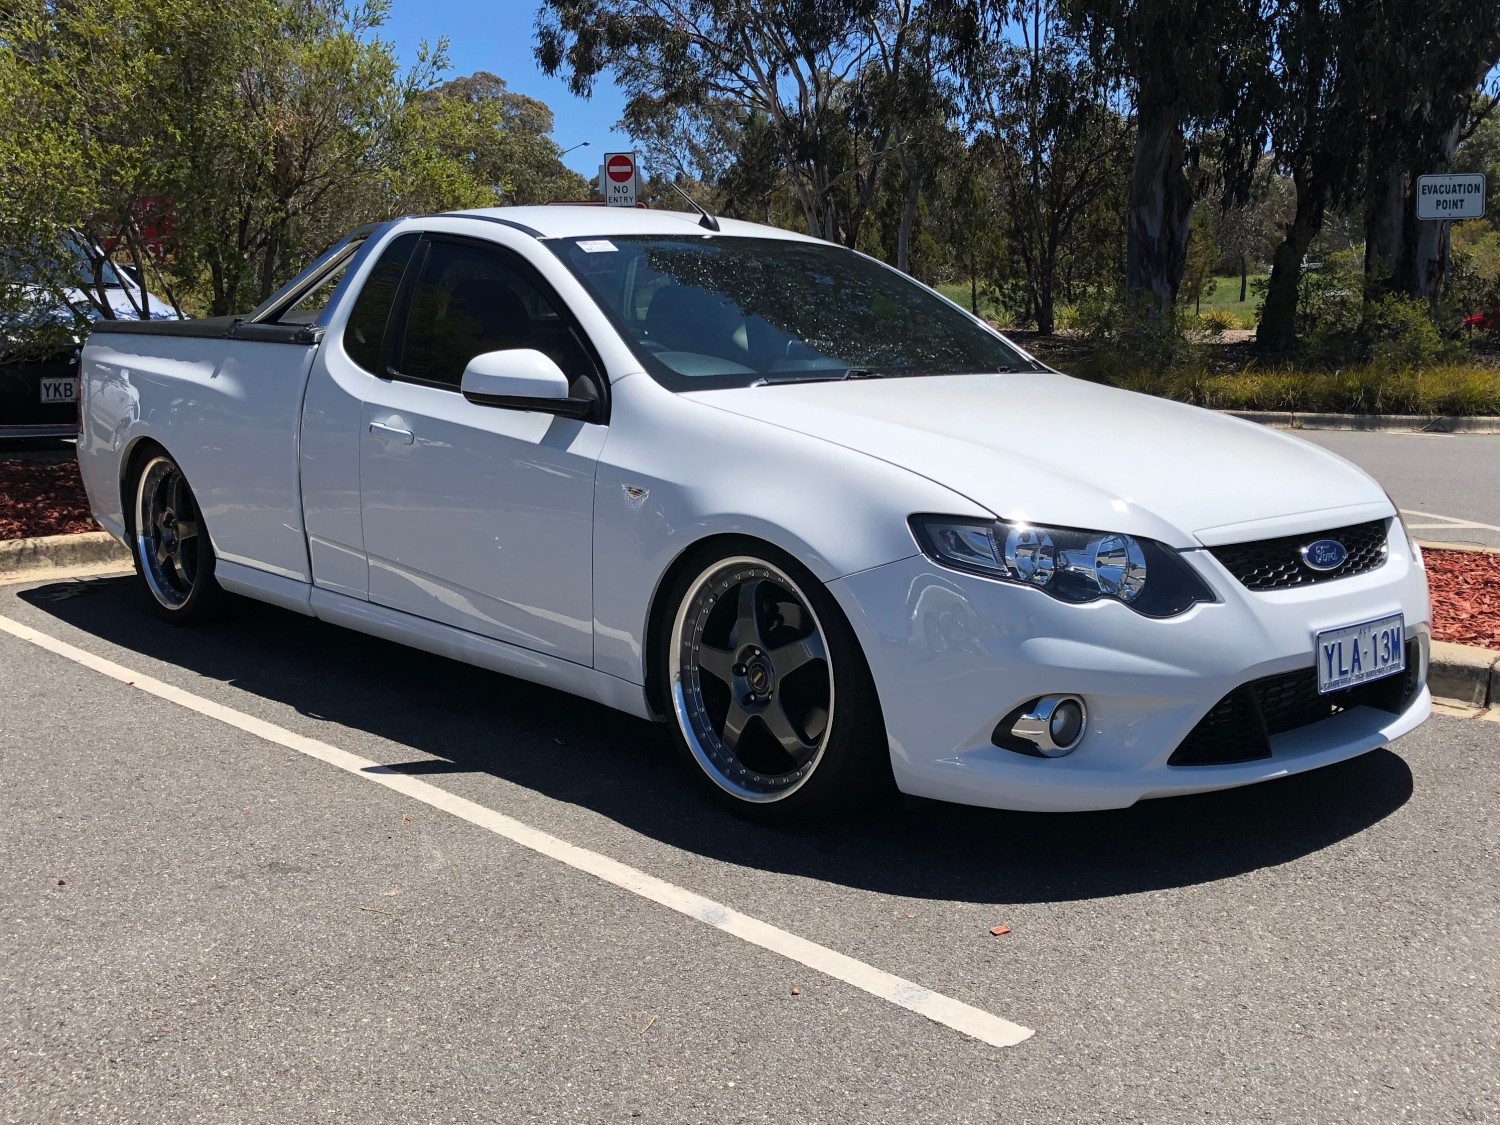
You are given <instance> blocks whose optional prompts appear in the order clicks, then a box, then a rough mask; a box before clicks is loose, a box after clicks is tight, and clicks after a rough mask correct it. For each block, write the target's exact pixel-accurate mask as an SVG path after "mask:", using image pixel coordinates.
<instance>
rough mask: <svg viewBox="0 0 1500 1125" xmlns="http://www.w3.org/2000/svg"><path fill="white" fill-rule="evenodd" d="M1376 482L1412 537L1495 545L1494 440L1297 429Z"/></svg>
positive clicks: (1499, 507) (1497, 448) (1497, 463)
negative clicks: (1410, 530) (1352, 464)
mask: <svg viewBox="0 0 1500 1125" xmlns="http://www.w3.org/2000/svg"><path fill="white" fill-rule="evenodd" d="M1297 436H1298V437H1301V438H1305V439H1307V440H1308V441H1311V442H1314V443H1316V444H1318V445H1321V446H1323V447H1324V448H1325V449H1331V450H1333V452H1335V453H1337V454H1339V455H1340V456H1341V457H1347V458H1348V459H1349V460H1351V461H1353V462H1354V463H1355V464H1356V465H1358V466H1359V467H1360V468H1362V469H1364V470H1365V472H1367V473H1369V474H1370V475H1371V476H1373V477H1374V478H1375V479H1376V480H1378V481H1379V482H1380V483H1381V484H1383V485H1384V486H1385V488H1386V491H1388V492H1389V493H1390V494H1391V496H1392V497H1393V498H1394V499H1395V501H1396V504H1397V505H1398V506H1399V507H1400V508H1401V510H1402V514H1403V515H1404V516H1405V517H1406V523H1407V526H1408V527H1410V528H1411V529H1412V531H1414V532H1415V533H1416V535H1417V537H1418V538H1420V539H1426V540H1432V541H1436V542H1439V543H1460V544H1463V545H1465V546H1470V547H1500V488H1497V487H1496V482H1500V435H1494V434H1403V433H1355V432H1346V431H1339V430H1299V431H1297Z"/></svg>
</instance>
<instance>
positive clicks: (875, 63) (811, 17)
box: [536, 0, 977, 246]
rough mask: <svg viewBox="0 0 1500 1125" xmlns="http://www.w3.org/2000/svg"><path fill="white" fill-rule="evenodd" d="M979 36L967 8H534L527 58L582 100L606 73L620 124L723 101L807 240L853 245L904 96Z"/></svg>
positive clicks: (894, 143) (571, 3) (813, 3)
mask: <svg viewBox="0 0 1500 1125" xmlns="http://www.w3.org/2000/svg"><path fill="white" fill-rule="evenodd" d="M976 31H977V21H976V17H975V16H974V14H973V13H972V12H971V11H970V9H969V6H968V5H967V4H966V3H965V2H964V0H848V2H846V3H829V2H828V0H787V2H783V3H778V4H752V3H748V2H746V0H545V2H544V4H543V6H542V9H541V12H540V13H539V15H538V17H537V47H536V57H537V60H538V62H539V63H540V64H541V67H542V69H543V70H544V71H545V72H546V73H547V74H549V75H556V74H565V75H566V77H567V81H568V84H569V87H570V88H571V89H572V91H573V92H574V93H575V94H578V95H580V96H585V97H586V96H588V95H589V94H590V93H591V92H592V89H593V85H594V82H595V80H596V79H597V78H598V76H599V75H600V74H602V73H605V72H608V73H609V74H611V75H612V76H613V77H614V79H615V81H616V82H617V83H618V84H619V85H620V86H621V88H622V89H623V90H624V92H625V95H626V99H627V102H626V109H625V117H626V120H627V121H632V120H635V121H641V120H645V119H648V118H658V119H660V118H666V117H671V116H673V115H687V116H689V117H691V116H692V115H695V114H697V113H699V112H700V110H701V108H702V107H705V106H711V105H715V104H718V103H721V102H722V101H728V102H730V103H732V104H734V105H736V106H737V107H739V109H740V110H741V111H742V112H743V113H746V114H750V115H753V116H754V117H755V118H756V119H757V120H764V121H765V122H766V123H767V125H768V126H769V129H770V133H769V137H770V139H772V140H774V142H775V144H776V147H777V150H778V153H779V157H780V163H781V166H782V168H783V170H784V172H785V175H786V176H787V178H788V180H789V182H790V184H791V187H792V190H793V191H794V193H795V195H796V197H797V200H798V203H799V204H800V207H801V211H802V215H803V219H804V221H805V222H806V224H807V228H808V230H809V232H810V233H812V234H813V235H815V236H818V237H821V238H828V239H830V240H834V241H841V242H844V243H846V244H847V245H850V246H853V245H856V244H857V243H858V241H859V236H860V228H861V225H862V223H863V222H864V221H865V219H866V218H867V217H868V215H869V214H870V212H871V210H872V208H873V205H874V202H875V196H876V193H877V191H878V189H879V185H880V182H881V176H880V173H881V169H882V167H883V165H884V163H885V161H886V160H887V159H888V158H889V157H890V155H891V153H892V151H894V150H895V149H896V148H898V147H899V146H900V145H901V144H902V143H903V142H905V141H906V140H907V139H908V137H909V131H908V130H907V129H906V125H907V123H908V122H909V121H910V119H911V116H910V115H911V113H914V112H918V111H922V112H925V110H926V108H927V103H926V101H925V99H911V98H909V97H908V96H907V95H908V91H909V90H910V89H911V88H912V84H913V83H917V84H920V83H923V82H930V81H931V79H932V73H933V69H934V68H935V67H938V66H942V65H945V64H946V63H947V61H948V60H950V59H952V58H953V57H955V55H956V54H961V52H962V49H963V43H964V42H965V41H966V40H968V39H969V38H971V37H972V36H973V35H974V34H975V33H976Z"/></svg>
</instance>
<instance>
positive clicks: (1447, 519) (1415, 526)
mask: <svg viewBox="0 0 1500 1125" xmlns="http://www.w3.org/2000/svg"><path fill="white" fill-rule="evenodd" d="M1401 514H1402V515H1403V516H1421V517H1422V518H1423V519H1429V520H1442V521H1443V522H1442V523H1408V524H1407V525H1406V526H1407V528H1408V529H1409V530H1411V531H1464V530H1475V531H1500V527H1496V526H1495V525H1494V524H1492V523H1476V522H1475V521H1474V520H1466V519H1463V518H1461V517H1459V516H1440V515H1438V514H1437V513H1436V512H1418V511H1415V510H1413V509H1411V508H1402V509H1401Z"/></svg>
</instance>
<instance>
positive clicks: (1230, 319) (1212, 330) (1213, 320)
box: [1198, 309, 1240, 336]
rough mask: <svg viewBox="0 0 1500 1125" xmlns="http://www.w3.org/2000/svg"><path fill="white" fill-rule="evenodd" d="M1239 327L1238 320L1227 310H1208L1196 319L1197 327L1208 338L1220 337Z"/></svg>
mask: <svg viewBox="0 0 1500 1125" xmlns="http://www.w3.org/2000/svg"><path fill="white" fill-rule="evenodd" d="M1239 326H1240V318H1239V317H1237V316H1235V315H1234V313H1232V312H1230V311H1229V310H1228V309H1209V310H1208V312H1206V313H1204V314H1203V315H1202V316H1200V317H1199V318H1198V327H1199V328H1200V329H1202V330H1203V331H1204V332H1206V333H1207V334H1208V335H1210V336H1222V335H1224V333H1225V332H1227V331H1229V330H1230V329H1231V328H1238V327H1239Z"/></svg>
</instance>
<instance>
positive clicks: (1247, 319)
mask: <svg viewBox="0 0 1500 1125" xmlns="http://www.w3.org/2000/svg"><path fill="white" fill-rule="evenodd" d="M1265 277H1266V275H1265V274H1263V273H1260V274H1256V273H1252V274H1251V275H1250V281H1251V283H1252V284H1253V283H1254V282H1255V280H1256V279H1257V278H1260V279H1262V280H1264V279H1265ZM1214 281H1215V285H1214V291H1213V292H1212V293H1209V294H1206V295H1205V296H1204V298H1203V308H1202V311H1203V312H1208V311H1210V310H1211V309H1223V310H1224V311H1225V312H1227V313H1229V314H1230V315H1231V316H1233V317H1234V318H1235V321H1236V323H1237V324H1238V325H1239V327H1241V328H1254V327H1255V308H1256V306H1257V305H1258V304H1260V298H1259V297H1257V296H1256V295H1255V294H1254V293H1253V292H1251V291H1249V290H1248V289H1247V290H1246V293H1245V300H1244V301H1243V302H1241V301H1240V299H1239V298H1240V279H1239V276H1238V275H1236V276H1234V277H1219V278H1215V279H1214ZM933 288H935V289H936V290H937V291H938V292H939V293H941V294H942V295H943V296H944V297H947V298H948V300H950V301H952V302H953V303H954V304H957V305H962V306H963V307H964V308H966V309H967V308H970V305H969V283H968V282H967V281H950V282H945V283H944V284H942V285H936V286H933ZM1064 309H1065V306H1063V305H1058V307H1057V315H1058V322H1059V324H1062V323H1063V322H1064V321H1066V319H1067V315H1066V313H1065V311H1064ZM979 315H980V316H982V317H984V318H985V319H986V320H988V321H991V322H992V323H995V324H1008V323H1009V321H1010V315H1009V314H1008V313H1007V312H1005V311H1004V310H1003V309H1001V308H1000V306H999V305H997V304H996V303H995V302H994V301H992V300H987V299H985V298H984V297H983V296H981V297H980V298H979Z"/></svg>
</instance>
